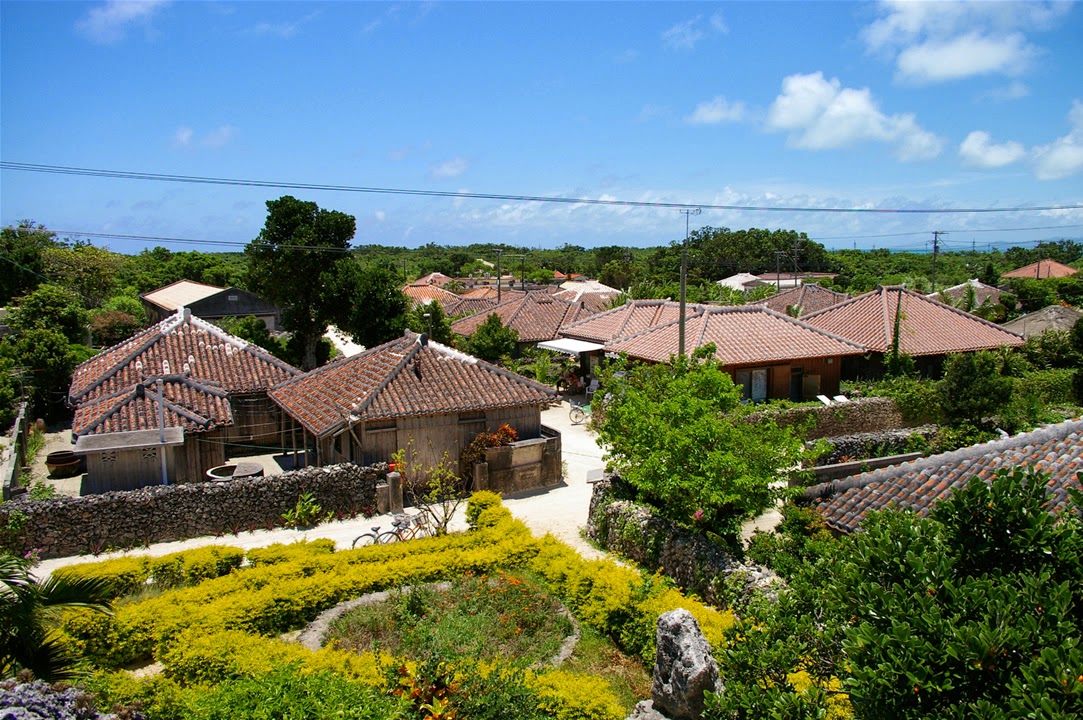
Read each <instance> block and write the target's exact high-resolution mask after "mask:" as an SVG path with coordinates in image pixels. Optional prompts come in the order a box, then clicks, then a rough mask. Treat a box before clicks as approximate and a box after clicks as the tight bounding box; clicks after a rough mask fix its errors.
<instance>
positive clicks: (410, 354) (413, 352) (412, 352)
mask: <svg viewBox="0 0 1083 720" xmlns="http://www.w3.org/2000/svg"><path fill="white" fill-rule="evenodd" d="M407 332H409V331H407ZM409 337H410V336H409V335H406V334H403V338H407V339H409ZM415 338H416V339H415V341H414V342H412V343H410V347H408V348H407V349H406V352H404V353H403V354H402V358H401V359H400V360H399V361H398V362H397V363H395V366H394V367H393V368H391V372H389V373H387V375H385V376H384V379H383V380H381V381H380V383H379V384H378V385H377V386H376V387H374V388H373V389H372V391H371V392H370V393H369V394H368V397H366V398H365V399H364V400H362V401H361V402H360V403H358V404H357V405H355V406H353V407H351V408H350V415H355V414H358V415H359V414H360V413H362V412H364V411H365V409H366V408H368V407H369V406H370V405H372V403H373V402H374V401H375V400H376V397H377V396H378V395H379V394H380V393H382V392H383V391H384V390H386V389H387V386H388V385H390V384H391V382H392V381H393V380H394V379H395V378H397V377H398V376H399V373H401V372H402V370H403V368H405V367H406V364H407V363H409V362H410V361H411V360H413V359H414V357H416V356H417V354H418V352H420V351H421V348H422V347H424V346H423V345H422V344H421V342H420V341H421V336H420V335H416V334H415ZM388 344H390V343H388ZM354 357H357V356H356V355H355V356H354ZM348 418H349V416H347V419H348ZM333 427H337V425H336V426H333Z"/></svg>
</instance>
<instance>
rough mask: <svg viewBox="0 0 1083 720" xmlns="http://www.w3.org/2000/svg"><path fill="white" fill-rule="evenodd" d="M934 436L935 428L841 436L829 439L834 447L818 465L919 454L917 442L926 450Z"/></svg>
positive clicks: (928, 426)
mask: <svg viewBox="0 0 1083 720" xmlns="http://www.w3.org/2000/svg"><path fill="white" fill-rule="evenodd" d="M935 436H936V426H935V425H921V426H918V427H913V428H904V429H900V430H881V431H878V432H861V433H853V434H851V435H839V436H837V437H831V438H828V442H830V443H831V451H830V452H828V453H827V454H826V455H823V456H822V457H820V458H818V459H817V461H816V464H817V465H831V464H834V463H842V462H846V461H847V460H861V459H865V458H876V457H883V456H885V455H890V454H892V453H896V454H899V453H905V452H908V451H911V450H914V449H918V450H920V449H922V443H919V444H918V445H917V447H916V448H915V447H914V446H913V442H914V439H915V438H917V437H920V438H922V440H923V441H924V445H925V446H927V444H928V443H929V442H930V441H931V440H932V439H933V438H934V437H935Z"/></svg>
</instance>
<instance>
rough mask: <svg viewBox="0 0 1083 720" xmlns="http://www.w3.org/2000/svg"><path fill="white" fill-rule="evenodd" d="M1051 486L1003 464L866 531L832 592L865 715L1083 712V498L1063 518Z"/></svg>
mask: <svg viewBox="0 0 1083 720" xmlns="http://www.w3.org/2000/svg"><path fill="white" fill-rule="evenodd" d="M1046 480H1047V477H1046V476H1044V475H1042V474H1041V473H1038V472H1033V471H1029V470H1027V471H1024V470H1020V469H1016V470H1001V471H998V473H997V475H996V477H995V478H993V479H992V481H991V482H986V481H984V480H982V479H980V478H973V479H971V481H970V482H969V483H968V484H967V485H966V487H965V488H964V489H962V490H959V491H957V492H956V493H955V494H954V495H953V496H952V497H951V498H948V499H946V500H943V501H941V502H940V503H939V505H938V506H937V507H936V509H935V510H934V512H933V513H932V516H931V517H930V518H925V519H923V518H916V517H915V516H914V515H913V514H911V513H909V512H886V513H883V514H880V515H879V516H877V517H873V518H870V519H869V520H867V521H866V522H865V523H864V525H863V529H864V532H861V533H858V534H857V535H855V536H854V537H853V542H852V544H851V546H850V549H849V551H848V552H846V553H844V554H843V555H841V556H840V558H839V563H838V564H837V571H836V572H837V580H836V582H835V588H834V591H833V592H832V594H831V597H830V602H831V603H832V604H833V605H834V606H835V607H836V609H837V612H838V613H840V614H841V616H842V617H846V618H850V626H851V627H850V629H849V630H847V633H846V642H845V645H844V647H845V651H846V658H847V663H848V665H849V666H850V668H851V673H852V676H851V677H850V678H849V679H848V680H847V681H846V683H845V685H846V689H847V690H848V691H849V692H850V694H851V699H852V701H853V705H854V710H855V713H856V715H857V716H858V717H860V718H866V717H867V718H884V717H893V718H963V717H983V718H996V719H998V720H999V719H1004V720H1006V719H1007V718H1019V717H1042V718H1065V719H1067V718H1070V717H1080V715H1081V714H1083V678H1080V677H1079V675H1080V668H1081V667H1083V642H1081V640H1080V638H1081V637H1083V591H1081V588H1083V560H1081V558H1083V552H1081V551H1083V525H1081V516H1080V513H1081V512H1083V504H1081V500H1083V497H1080V495H1079V494H1078V492H1076V493H1074V507H1070V508H1069V509H1068V511H1067V512H1066V513H1063V514H1062V515H1061V516H1060V517H1058V516H1056V515H1053V514H1052V513H1050V512H1049V511H1048V510H1047V509H1046V507H1045V505H1046V502H1047V500H1048V498H1047V496H1046V492H1045V483H1046Z"/></svg>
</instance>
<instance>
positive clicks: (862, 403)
mask: <svg viewBox="0 0 1083 720" xmlns="http://www.w3.org/2000/svg"><path fill="white" fill-rule="evenodd" d="M767 418H771V419H773V420H774V421H775V422H776V423H777V424H778V425H780V426H786V425H797V424H801V423H804V422H807V421H808V420H809V419H810V418H811V420H812V427H811V429H810V430H809V433H808V438H809V439H810V440H815V439H817V438H829V437H836V436H838V435H852V434H854V433H864V432H879V431H881V430H897V429H899V428H907V427H912V426H913V425H914V423H909V422H907V421H906V420H905V419H903V416H902V413H901V412H900V411H899V407H898V405H896V404H895V401H894V400H892V399H891V398H881V397H872V398H860V399H858V400H852V401H850V402H848V403H842V404H836V405H829V406H827V405H821V406H817V407H797V408H790V409H789V410H783V411H782V412H777V413H776V412H770V413H768V412H758V413H753V414H751V415H749V416H748V421H749V422H758V421H760V420H765V419H767Z"/></svg>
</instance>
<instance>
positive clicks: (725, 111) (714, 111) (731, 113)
mask: <svg viewBox="0 0 1083 720" xmlns="http://www.w3.org/2000/svg"><path fill="white" fill-rule="evenodd" d="M744 116H745V105H744V103H742V102H740V101H737V102H734V103H731V102H729V101H727V100H726V98H724V97H722V96H721V95H719V96H718V97H716V98H714V99H713V100H707V101H706V102H701V103H700V104H699V105H697V106H696V109H695V110H693V111H692V114H691V115H689V116H688V117H686V118H685V119H684V120H685V122H687V123H689V124H690V125H717V124H719V123H723V122H736V121H738V120H742V119H744Z"/></svg>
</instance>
